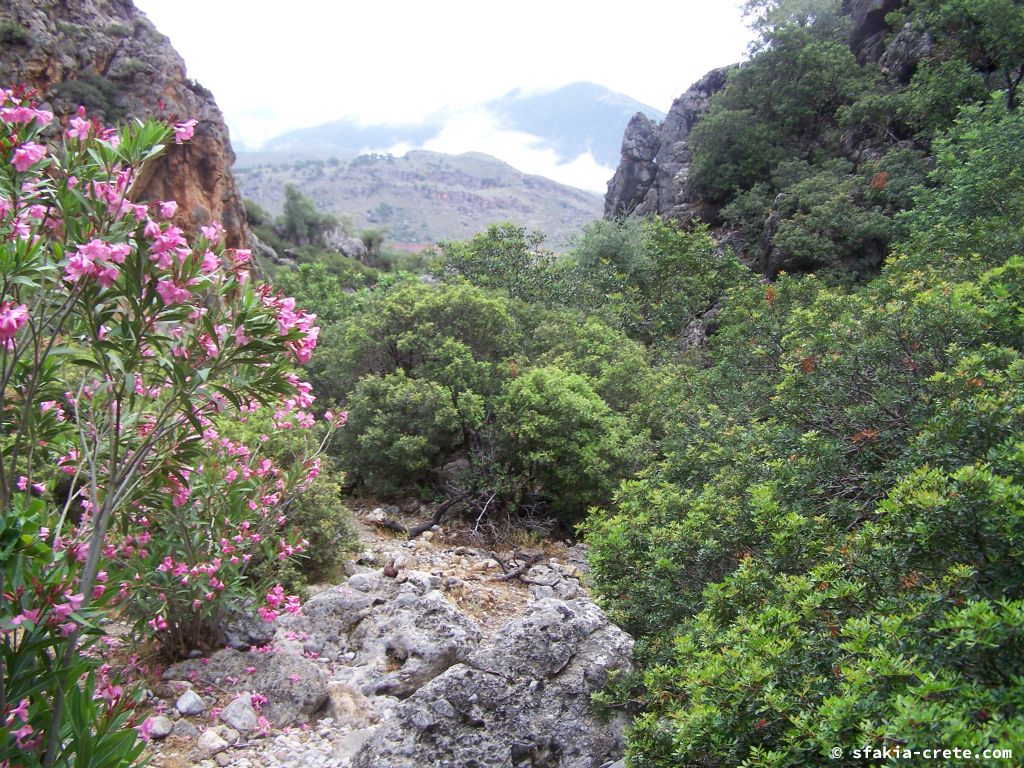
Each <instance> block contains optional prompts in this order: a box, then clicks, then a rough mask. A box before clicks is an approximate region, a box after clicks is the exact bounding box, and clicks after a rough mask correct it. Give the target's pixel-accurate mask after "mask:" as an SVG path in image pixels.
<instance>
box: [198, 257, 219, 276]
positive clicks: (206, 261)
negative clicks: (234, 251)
mask: <svg viewBox="0 0 1024 768" xmlns="http://www.w3.org/2000/svg"><path fill="white" fill-rule="evenodd" d="M219 267H220V259H218V258H217V254H215V253H214V252H213V251H207V252H206V253H204V254H203V266H202V270H203V274H204V275H209V274H210V273H212V272H216V271H217V269H218V268H219Z"/></svg>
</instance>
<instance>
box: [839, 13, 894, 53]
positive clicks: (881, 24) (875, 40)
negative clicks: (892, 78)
mask: <svg viewBox="0 0 1024 768" xmlns="http://www.w3.org/2000/svg"><path fill="white" fill-rule="evenodd" d="M845 5H846V10H847V11H848V12H849V14H850V21H851V26H850V49H851V50H852V51H853V52H854V53H855V54H856V55H857V60H858V61H860V62H861V63H862V64H863V63H865V62H876V61H878V59H879V57H881V55H882V53H883V51H885V36H886V34H887V33H888V32H889V26H888V25H887V24H886V22H885V17H886V14H888V13H891V12H892V11H895V10H896V9H898V8H899V7H900V5H902V0H846V4H845Z"/></svg>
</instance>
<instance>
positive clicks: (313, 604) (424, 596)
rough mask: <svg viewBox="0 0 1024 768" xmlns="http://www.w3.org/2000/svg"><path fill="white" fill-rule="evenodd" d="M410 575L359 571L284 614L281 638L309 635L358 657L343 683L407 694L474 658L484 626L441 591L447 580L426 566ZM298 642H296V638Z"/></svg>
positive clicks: (334, 652) (336, 652) (327, 650)
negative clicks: (298, 611) (299, 610)
mask: <svg viewBox="0 0 1024 768" xmlns="http://www.w3.org/2000/svg"><path fill="white" fill-rule="evenodd" d="M402 575H403V577H404V578H403V579H401V580H399V579H391V578H386V577H385V576H384V575H383V574H382V573H380V572H373V573H357V574H354V575H353V576H351V577H349V579H348V582H347V583H346V584H345V585H344V586H342V587H339V588H336V589H334V590H330V591H327V592H322V593H320V594H319V595H317V596H315V597H313V598H311V599H310V600H309V601H308V602H307V603H306V604H305V605H304V606H303V607H302V613H301V615H296V616H289V617H283V618H282V619H281V620H280V624H281V628H280V629H279V630H278V639H279V642H282V643H283V642H288V638H291V637H304V638H305V640H304V642H305V643H311V644H313V645H314V646H315V647H317V648H319V649H320V650H319V651H318V653H319V654H321V655H322V656H324V657H326V658H329V659H332V660H338V659H343V658H345V659H347V660H351V663H352V666H351V667H349V668H348V669H343V670H341V671H340V674H345V673H347V674H348V676H347V677H346V678H345V679H344V680H343V682H346V683H348V684H349V685H351V686H353V687H355V688H357V689H359V690H360V691H362V693H363V694H365V695H368V696H370V695H390V696H397V697H399V698H404V697H406V696H409V695H410V694H412V693H413V692H414V691H415V690H416V689H417V688H419V687H420V686H421V685H423V684H424V683H426V682H427V681H428V680H430V679H431V678H433V677H436V676H437V675H439V674H441V673H442V672H444V670H446V669H448V667H450V666H452V665H453V664H456V663H458V662H460V661H464V660H465V659H466V658H468V656H469V653H470V651H471V650H472V649H473V648H474V647H475V645H476V643H477V642H479V639H480V630H479V629H478V628H477V626H476V624H475V623H474V622H473V621H472V620H471V619H470V618H469V617H467V616H466V615H465V614H463V613H462V612H461V611H459V610H458V609H457V608H456V607H455V606H454V605H452V604H451V603H449V602H448V601H447V600H446V599H445V597H444V595H443V594H442V593H441V592H440V591H438V587H440V586H441V579H440V578H438V577H436V576H432V575H431V574H426V573H420V572H418V571H408V572H403V574H402ZM292 642H294V641H292Z"/></svg>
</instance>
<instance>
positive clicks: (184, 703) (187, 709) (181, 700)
mask: <svg viewBox="0 0 1024 768" xmlns="http://www.w3.org/2000/svg"><path fill="white" fill-rule="evenodd" d="M174 707H175V709H177V710H178V711H179V712H181V714H183V715H198V714H201V713H203V712H205V711H206V702H205V701H203V699H202V697H200V696H199V694H198V693H196V692H195V691H185V692H184V693H183V694H181V696H179V697H178V701H177V702H176V703H175V705H174Z"/></svg>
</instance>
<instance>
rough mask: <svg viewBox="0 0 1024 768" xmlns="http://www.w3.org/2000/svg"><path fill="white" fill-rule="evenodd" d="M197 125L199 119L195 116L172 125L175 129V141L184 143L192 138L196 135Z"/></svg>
mask: <svg viewBox="0 0 1024 768" xmlns="http://www.w3.org/2000/svg"><path fill="white" fill-rule="evenodd" d="M197 125H199V121H198V120H196V119H195V118H193V119H191V120H185V121H182V122H180V123H175V124H174V125H173V126H171V128H172V129H173V130H174V142H175V143H176V144H183V143H185V142H186V141H188V140H189V139H191V138H192V137H193V136H194V135H195V132H196V126H197Z"/></svg>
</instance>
